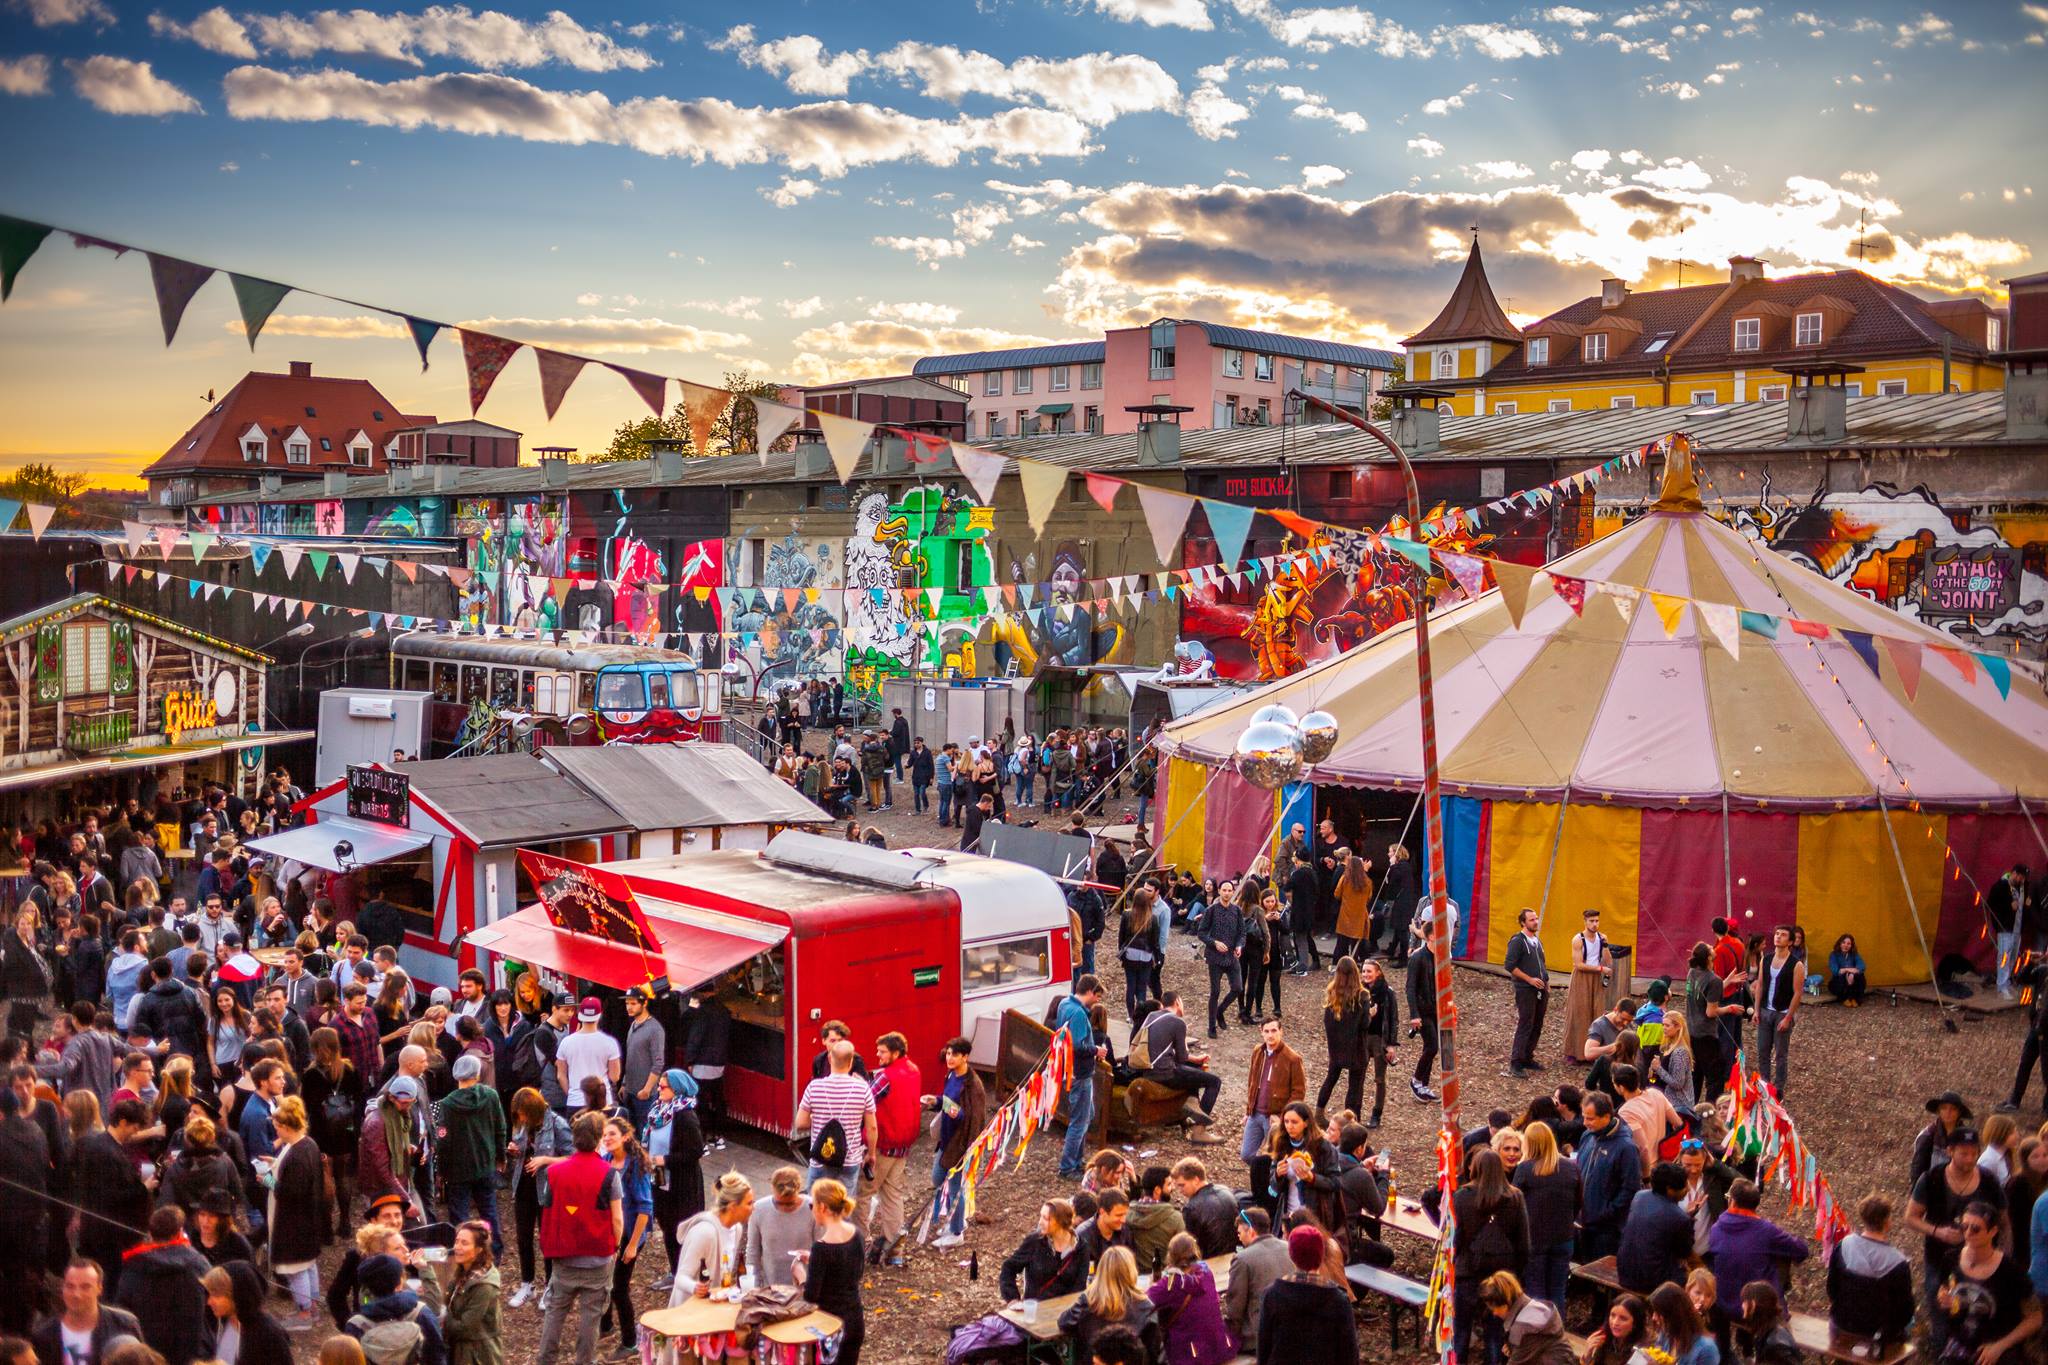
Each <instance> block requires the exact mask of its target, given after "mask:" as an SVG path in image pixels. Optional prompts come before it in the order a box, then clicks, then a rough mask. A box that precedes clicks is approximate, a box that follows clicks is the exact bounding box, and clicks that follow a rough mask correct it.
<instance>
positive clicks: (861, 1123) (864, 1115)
mask: <svg viewBox="0 0 2048 1365" xmlns="http://www.w3.org/2000/svg"><path fill="white" fill-rule="evenodd" d="M828 1053H829V1055H830V1057H831V1067H832V1069H831V1070H830V1071H829V1072H827V1073H826V1074H825V1075H823V1076H820V1077H818V1078H817V1079H815V1080H813V1081H812V1082H811V1083H810V1084H809V1085H806V1086H805V1087H804V1093H803V1096H802V1098H801V1099H799V1100H798V1101H797V1106H796V1126H797V1127H798V1128H800V1129H803V1130H805V1131H806V1132H808V1133H809V1134H810V1148H809V1159H810V1169H809V1170H808V1171H807V1172H806V1173H805V1176H804V1188H806V1189H809V1188H810V1187H811V1186H812V1185H814V1184H816V1183H817V1182H818V1181H819V1180H821V1179H824V1178H827V1177H829V1178H831V1179H833V1180H837V1181H838V1182H839V1183H840V1184H842V1185H844V1186H846V1188H847V1189H848V1190H849V1191H858V1189H859V1186H860V1177H861V1168H862V1167H863V1166H864V1165H865V1164H866V1162H867V1158H868V1153H869V1152H871V1151H873V1150H874V1148H875V1094H874V1091H873V1090H871V1089H869V1087H868V1083H867V1081H866V1080H864V1079H863V1078H861V1077H859V1076H856V1075H854V1074H853V1063H854V1060H855V1055H856V1054H855V1052H854V1047H853V1044H852V1042H850V1041H849V1040H847V1039H845V1038H841V1039H838V1040H836V1041H835V1042H833V1043H832V1045H831V1047H830V1048H829V1049H828Z"/></svg>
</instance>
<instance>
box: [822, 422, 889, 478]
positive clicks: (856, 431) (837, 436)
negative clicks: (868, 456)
mask: <svg viewBox="0 0 2048 1365" xmlns="http://www.w3.org/2000/svg"><path fill="white" fill-rule="evenodd" d="M811 416H813V417H815V418H817V419H818V429H819V430H820V431H823V432H824V433H825V450H826V452H827V453H828V454H830V455H831V457H832V467H833V468H834V469H836V470H838V471H839V482H841V483H851V482H852V481H853V476H854V473H855V471H856V470H858V469H859V468H860V457H861V453H862V452H863V451H865V450H866V449H867V447H868V437H869V436H871V435H872V434H873V433H874V430H875V424H874V423H873V422H862V421H858V420H856V419H854V418H852V417H840V416H837V415H835V414H833V413H829V412H819V411H817V410H816V409H815V408H813V409H812V410H811Z"/></svg>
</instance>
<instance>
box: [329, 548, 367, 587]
mask: <svg viewBox="0 0 2048 1365" xmlns="http://www.w3.org/2000/svg"><path fill="white" fill-rule="evenodd" d="M334 557H335V558H336V559H338V560H340V561H341V581H342V582H344V583H353V582H355V581H356V565H358V564H360V563H362V562H363V557H362V556H361V555H360V554H351V553H349V552H348V551H347V550H338V551H336V552H335V555H334Z"/></svg>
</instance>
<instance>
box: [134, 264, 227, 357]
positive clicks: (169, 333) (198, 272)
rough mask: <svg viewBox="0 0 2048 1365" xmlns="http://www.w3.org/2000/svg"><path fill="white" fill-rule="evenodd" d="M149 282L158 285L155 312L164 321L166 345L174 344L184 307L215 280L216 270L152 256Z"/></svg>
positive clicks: (206, 266) (208, 266)
mask: <svg viewBox="0 0 2048 1365" xmlns="http://www.w3.org/2000/svg"><path fill="white" fill-rule="evenodd" d="M149 278H150V280H151V282H152V283H154V284H155V285H156V311H157V315H158V316H159V317H160V318H162V319H163V324H164V345H166V346H168V345H170V344H171V338H172V337H175V336H176V335H177V334H178V322H179V320H180V319H181V318H183V317H184V316H185V305H186V304H188V303H190V302H192V296H193V295H194V294H196V293H198V292H199V286H200V285H202V284H205V283H206V282H207V281H208V280H210V279H212V278H213V267H212V266H210V265H194V264H192V262H190V261H181V260H179V259H178V258H177V257H175V256H159V255H157V254H156V253H155V252H154V251H152V252H150V253H149Z"/></svg>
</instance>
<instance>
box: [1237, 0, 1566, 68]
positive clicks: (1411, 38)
mask: <svg viewBox="0 0 2048 1365" xmlns="http://www.w3.org/2000/svg"><path fill="white" fill-rule="evenodd" d="M1231 3H1232V4H1234V5H1235V6H1236V7H1237V11H1238V13H1239V14H1241V15H1243V16H1244V17H1245V18H1247V19H1249V20H1251V21H1253V22H1254V23H1257V24H1261V25H1263V26H1264V27H1265V29H1266V31H1267V32H1268V33H1270V34H1272V35H1273V36H1274V37H1275V38H1278V39H1279V40H1280V41H1281V42H1283V43H1285V44H1287V45H1288V46H1289V47H1299V48H1304V49H1306V50H1307V51H1310V52H1328V51H1330V50H1331V49H1332V48H1336V47H1358V48H1365V49H1368V50H1370V51H1372V52H1376V53H1378V54H1379V55H1380V56H1382V57H1429V56H1432V55H1434V54H1435V53H1437V52H1439V51H1442V50H1445V49H1448V50H1449V51H1451V52H1453V53H1463V52H1465V51H1466V50H1467V49H1470V50H1471V51H1474V52H1477V53H1478V54H1479V55H1480V56H1483V57H1491V58H1492V59H1493V60H1495V61H1503V62H1504V61H1513V60H1514V59H1516V58H1518V57H1540V56H1543V55H1544V54H1546V53H1549V52H1553V51H1555V50H1556V48H1555V46H1554V45H1553V44H1552V43H1550V42H1549V41H1548V40H1546V39H1544V38H1543V37H1542V36H1540V35H1538V34H1536V33H1533V32H1531V31H1530V30H1528V29H1525V28H1513V27H1510V26H1509V25H1506V24H1494V23H1485V24H1447V25H1439V26H1438V27H1436V28H1433V29H1431V30H1430V31H1429V32H1428V33H1427V34H1424V33H1419V32H1417V31H1416V30H1414V29H1411V28H1407V27H1405V26H1404V25H1402V24H1400V23H1398V22H1397V21H1395V20H1392V19H1386V18H1382V17H1381V16H1380V15H1378V14H1376V13H1374V12H1373V11H1372V10H1369V9H1365V8H1363V7H1361V6H1358V5H1324V6H1318V7H1314V8H1301V9H1285V8H1282V7H1281V6H1280V5H1279V4H1278V3H1277V0H1231Z"/></svg>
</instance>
